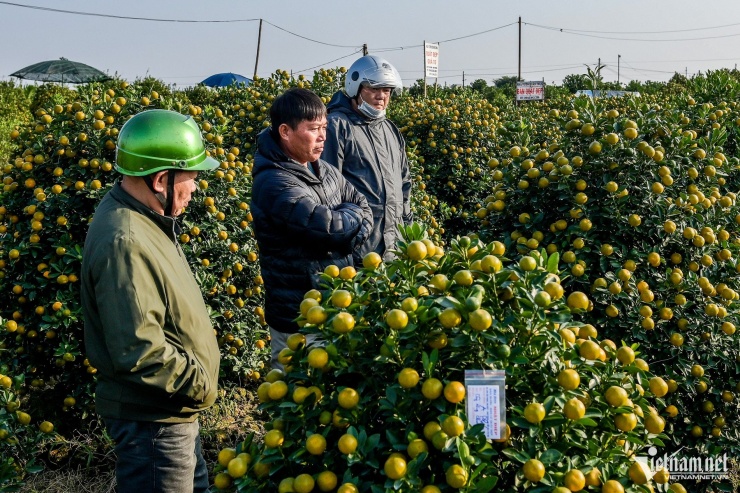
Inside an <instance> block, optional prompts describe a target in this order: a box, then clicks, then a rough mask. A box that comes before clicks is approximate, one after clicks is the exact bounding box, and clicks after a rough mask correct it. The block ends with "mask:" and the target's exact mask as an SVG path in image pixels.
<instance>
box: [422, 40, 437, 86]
mask: <svg viewBox="0 0 740 493" xmlns="http://www.w3.org/2000/svg"><path fill="white" fill-rule="evenodd" d="M424 77H430V78H434V79H436V78H437V77H439V43H426V42H425V43H424Z"/></svg>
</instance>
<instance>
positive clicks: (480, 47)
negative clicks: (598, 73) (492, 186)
mask: <svg viewBox="0 0 740 493" xmlns="http://www.w3.org/2000/svg"><path fill="white" fill-rule="evenodd" d="M13 4H22V5H28V6H36V7H43V8H52V9H59V10H66V11H76V12H84V13H93V14H103V15H114V16H122V17H144V18H154V19H168V20H178V21H186V20H187V21H193V20H198V21H227V20H247V19H260V18H262V19H263V20H264V22H263V27H262V46H261V50H260V55H259V66H258V74H259V75H260V76H262V77H267V76H269V75H270V74H271V73H273V72H274V71H275V70H277V69H285V70H288V71H293V73H294V74H297V73H300V72H301V71H306V69H311V70H308V71H307V72H305V73H312V72H313V67H316V66H319V67H338V66H346V67H348V66H349V65H350V64H351V63H352V62H353V61H354V60H355V59H356V58H358V57H359V56H360V54H359V53H356V52H357V51H358V50H361V47H362V45H363V43H367V45H368V49H369V52H370V54H375V55H380V56H382V57H384V58H386V59H387V60H388V61H390V62H391V63H392V64H394V65H395V66H396V68H397V69H398V70H399V71H400V73H401V76H402V77H403V79H404V83H405V85H407V86H408V85H411V84H413V83H414V81H415V80H417V79H419V78H421V77H422V70H423V53H422V48H421V45H422V43H423V42H424V41H427V42H438V41H439V42H441V43H440V64H439V68H440V78H439V83H440V84H444V83H447V84H460V83H462V82H463V73H464V74H465V83H466V84H469V83H470V82H472V81H473V80H475V79H479V78H482V79H485V80H486V81H487V82H488V83H489V84H490V83H491V81H492V80H493V79H496V78H499V77H501V76H505V75H517V70H518V67H517V63H518V38H519V28H518V18H519V17H520V16H521V18H522V31H521V37H522V54H521V66H522V68H521V70H522V78H523V79H525V80H542V79H543V78H544V80H545V81H546V82H547V83H556V84H560V83H561V82H562V80H563V77H564V76H566V75H568V74H572V73H579V74H580V73H585V70H586V68H585V64H588V65H591V66H593V65H595V64H596V63H597V62H598V61H599V59H601V62H602V63H603V64H605V65H606V66H607V67H606V68H605V69H604V71H603V75H604V79H605V80H617V72H618V71H619V79H620V81H622V82H629V81H630V80H633V79H637V80H641V81H645V80H655V81H665V80H668V79H669V78H670V77H671V76H672V75H673V73H674V72H675V71H678V72H680V73H682V74H688V75H689V76H691V75H692V74H695V73H697V72H699V71H702V72H705V71H706V70H714V69H718V68H722V67H727V68H734V67H736V64H737V63H738V62H740V2H737V1H736V0H715V1H710V2H696V1H693V0H692V1H689V0H672V1H664V0H651V1H645V0H642V1H637V0H619V1H611V2H606V1H603V0H572V1H554V0H529V1H518V2H517V1H511V0H509V1H506V2H504V1H498V0H496V1H493V0H491V1H483V0H478V1H472V0H455V1H453V0H445V1H439V0H426V1H420V0H395V1H390V0H375V1H372V2H371V1H365V2H354V1H351V0H344V1H336V0H324V1H314V2H305V1H303V2H301V1H296V0H270V1H267V0H262V1H254V0H241V1H237V0H209V1H200V2H196V1H194V0H177V1H176V0H169V1H164V0H147V1H143V0H126V1H117V2H112V1H101V0H98V1H93V0H54V1H51V0H13V1H10V2H5V1H4V0H0V46H2V56H0V80H8V78H9V75H10V74H11V73H13V72H15V71H16V70H19V69H21V68H23V67H25V66H27V65H31V64H33V63H36V62H40V61H44V60H50V59H56V58H59V57H65V58H68V59H70V60H74V61H79V62H83V63H86V64H88V65H91V66H93V67H96V68H98V69H100V70H103V71H104V72H107V73H109V74H111V75H113V74H116V73H117V74H119V75H120V76H122V77H123V78H125V79H127V80H135V79H136V78H138V77H144V76H147V75H151V76H154V77H156V78H158V79H161V80H163V81H164V82H165V83H168V84H176V85H177V86H179V87H182V86H190V85H194V84H197V83H198V82H200V81H201V80H202V79H204V78H206V77H208V76H209V75H212V74H215V73H219V72H235V73H239V74H241V75H244V76H247V77H252V75H253V73H254V68H255V57H256V54H257V37H258V29H259V21H251V22H228V23H227V22H218V23H216V22H209V23H204V22H200V23H190V22H151V21H143V20H128V19H117V18H106V17H99V16H87V15H74V14H67V13H61V12H51V11H44V10H39V9H29V8H22V7H18V6H15V5H13ZM276 26H277V27H276ZM496 28H498V29H496ZM286 31H290V32H292V33H294V34H295V35H294V34H290V33H289V32H286ZM485 31H488V32H485ZM477 33H482V34H477ZM296 35H297V36H296ZM471 35H473V36H471ZM299 36H301V37H299ZM303 38H309V39H310V40H313V41H310V40H309V39H303ZM456 38H462V39H456ZM615 38H618V39H615ZM315 41H318V42H315ZM329 45H339V46H329ZM400 48H403V49H400ZM620 55H621V56H620ZM14 80H17V79H14ZM429 82H433V79H429Z"/></svg>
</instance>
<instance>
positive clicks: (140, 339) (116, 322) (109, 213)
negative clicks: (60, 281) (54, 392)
mask: <svg viewBox="0 0 740 493" xmlns="http://www.w3.org/2000/svg"><path fill="white" fill-rule="evenodd" d="M176 229H177V227H176V223H175V220H174V219H172V218H170V217H166V216H162V215H160V214H157V213H156V212H154V211H152V210H150V209H149V208H147V207H146V206H144V205H143V204H141V203H140V202H138V201H137V200H135V199H134V198H133V197H131V196H130V195H129V194H128V193H126V192H125V191H124V190H123V188H121V186H120V183H117V184H116V185H115V186H114V187H113V189H112V190H111V191H110V192H108V194H107V195H106V196H105V197H104V198H103V200H102V201H101V202H100V205H99V206H98V208H97V210H96V211H95V215H94V217H93V221H92V224H91V225H90V229H89V231H88V234H87V239H86V240H85V250H84V253H83V260H82V275H81V282H82V308H83V312H84V317H85V348H86V352H87V357H88V359H89V360H90V363H91V364H92V365H93V366H94V367H95V368H97V370H98V373H97V388H96V393H95V405H96V409H97V412H98V414H100V415H101V416H102V417H104V418H106V417H110V418H118V419H130V420H135V421H159V422H189V421H194V420H195V419H196V418H197V415H198V412H199V411H202V410H203V409H205V408H207V407H209V406H210V405H212V404H213V402H214V401H215V399H216V391H217V379H218V371H219V357H220V355H219V350H218V344H217V342H216V336H215V334H214V331H213V327H212V325H211V321H210V318H209V315H208V309H207V308H206V305H205V303H204V301H203V296H202V294H201V291H200V288H199V286H198V284H197V283H196V281H195V278H194V277H193V273H192V271H191V270H190V267H189V266H188V263H187V261H186V259H185V256H184V254H183V252H182V249H181V248H180V246H179V244H178V242H177V231H176Z"/></svg>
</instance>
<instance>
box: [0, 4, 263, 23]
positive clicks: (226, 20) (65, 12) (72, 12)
mask: <svg viewBox="0 0 740 493" xmlns="http://www.w3.org/2000/svg"><path fill="white" fill-rule="evenodd" d="M0 4H3V5H10V6H13V7H22V8H24V9H32V10H43V11H45V12H57V13H60V14H73V15H87V16H91V17H107V18H110V19H125V20H133V21H149V22H183V23H230V22H254V21H258V20H259V19H224V20H190V19H156V18H152V17H130V16H125V15H113V14H97V13H94V12H81V11H78V10H62V9H53V8H51V7H39V6H36V5H23V4H20V3H13V2H5V1H0Z"/></svg>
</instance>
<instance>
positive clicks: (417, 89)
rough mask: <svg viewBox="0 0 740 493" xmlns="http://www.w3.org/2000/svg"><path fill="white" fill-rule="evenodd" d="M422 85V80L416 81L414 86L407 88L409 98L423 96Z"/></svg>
mask: <svg viewBox="0 0 740 493" xmlns="http://www.w3.org/2000/svg"><path fill="white" fill-rule="evenodd" d="M424 83H425V81H424V79H416V82H414V85H412V86H411V87H409V94H410V95H411V96H419V95H421V94H424Z"/></svg>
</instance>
